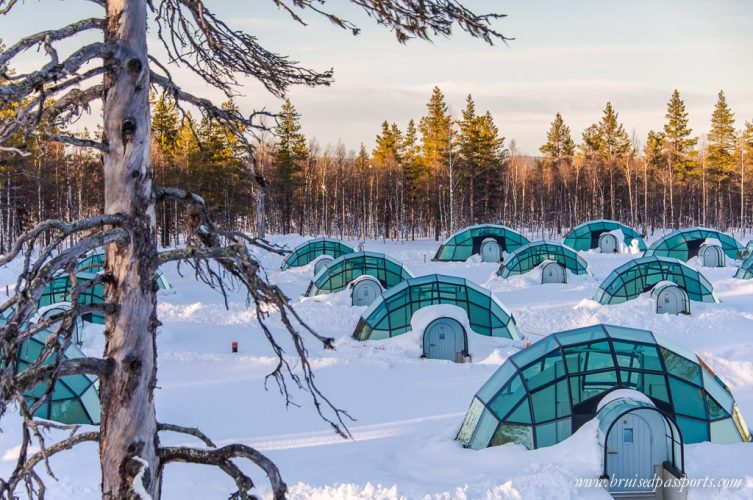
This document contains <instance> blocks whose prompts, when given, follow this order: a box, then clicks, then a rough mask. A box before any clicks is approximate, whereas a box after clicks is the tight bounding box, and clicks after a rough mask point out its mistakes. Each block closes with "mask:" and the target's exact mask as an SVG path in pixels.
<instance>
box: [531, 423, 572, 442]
mask: <svg viewBox="0 0 753 500" xmlns="http://www.w3.org/2000/svg"><path fill="white" fill-rule="evenodd" d="M571 434H572V422H571V420H570V419H569V418H568V419H565V420H560V421H558V422H551V423H548V424H543V425H537V426H536V447H537V448H543V447H544V446H552V445H555V444H557V443H559V442H561V441H564V440H565V439H567V438H569V437H570V435H571Z"/></svg>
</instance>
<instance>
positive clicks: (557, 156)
mask: <svg viewBox="0 0 753 500" xmlns="http://www.w3.org/2000/svg"><path fill="white" fill-rule="evenodd" d="M596 149H598V147H597V148H596ZM539 151H541V153H542V154H543V155H544V158H545V159H546V160H547V161H549V162H551V163H553V164H555V165H559V164H561V163H570V162H571V161H572V159H573V156H574V155H575V142H573V139H572V137H571V136H570V127H568V126H567V125H565V121H564V120H563V119H562V115H560V114H559V113H557V114H556V115H555V116H554V121H553V122H552V124H551V125H550V126H549V132H547V134H546V143H545V144H544V145H542V146H541V147H540V148H539Z"/></svg>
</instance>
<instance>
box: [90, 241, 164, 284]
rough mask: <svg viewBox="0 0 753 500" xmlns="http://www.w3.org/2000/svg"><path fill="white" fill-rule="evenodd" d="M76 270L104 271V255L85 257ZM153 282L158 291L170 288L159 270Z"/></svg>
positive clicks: (97, 253)
mask: <svg viewBox="0 0 753 500" xmlns="http://www.w3.org/2000/svg"><path fill="white" fill-rule="evenodd" d="M76 270H77V271H82V272H86V273H101V272H103V271H104V270H105V253H104V252H103V251H101V250H97V251H95V252H92V253H90V254H89V255H87V256H86V257H83V258H82V259H80V260H79V261H78V262H77V263H76ZM154 281H155V282H156V283H157V287H159V289H160V290H170V289H171V288H172V285H171V284H170V282H169V281H167V278H166V277H165V275H164V274H163V273H162V271H160V270H159V269H158V270H157V273H156V275H155V280H154Z"/></svg>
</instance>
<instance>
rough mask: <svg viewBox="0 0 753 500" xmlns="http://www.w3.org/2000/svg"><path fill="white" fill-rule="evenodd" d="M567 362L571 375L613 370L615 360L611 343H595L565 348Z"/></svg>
mask: <svg viewBox="0 0 753 500" xmlns="http://www.w3.org/2000/svg"><path fill="white" fill-rule="evenodd" d="M563 351H564V354H565V359H566V361H567V370H568V371H569V372H570V373H578V372H583V371H587V370H599V369H604V368H612V367H613V366H614V360H613V358H612V351H611V350H610V349H609V342H607V341H604V342H594V343H593V344H584V345H578V346H570V347H566V348H563Z"/></svg>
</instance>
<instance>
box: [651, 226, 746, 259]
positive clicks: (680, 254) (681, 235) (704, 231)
mask: <svg viewBox="0 0 753 500" xmlns="http://www.w3.org/2000/svg"><path fill="white" fill-rule="evenodd" d="M708 238H713V239H717V240H719V242H720V243H721V244H722V250H724V253H725V254H726V255H727V257H729V258H730V259H737V258H739V257H740V255H741V254H742V252H743V250H744V249H743V246H742V245H741V244H740V243H738V241H737V240H735V239H734V238H733V237H731V236H727V235H726V234H724V233H720V232H719V231H717V230H715V229H709V228H705V227H688V228H685V229H678V230H676V231H672V232H671V233H669V234H667V235H665V236H663V237H661V238H660V239H658V240H656V241H655V242H654V243H653V244H652V245H651V246H650V247H648V250H646V252H645V253H644V254H643V255H644V257H648V256H651V255H656V256H658V257H674V258H676V259H680V260H682V261H686V262H687V261H688V259H691V258H693V257H695V256H697V255H698V249H699V248H701V245H702V244H703V243H704V242H705V241H706V239H708Z"/></svg>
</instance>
